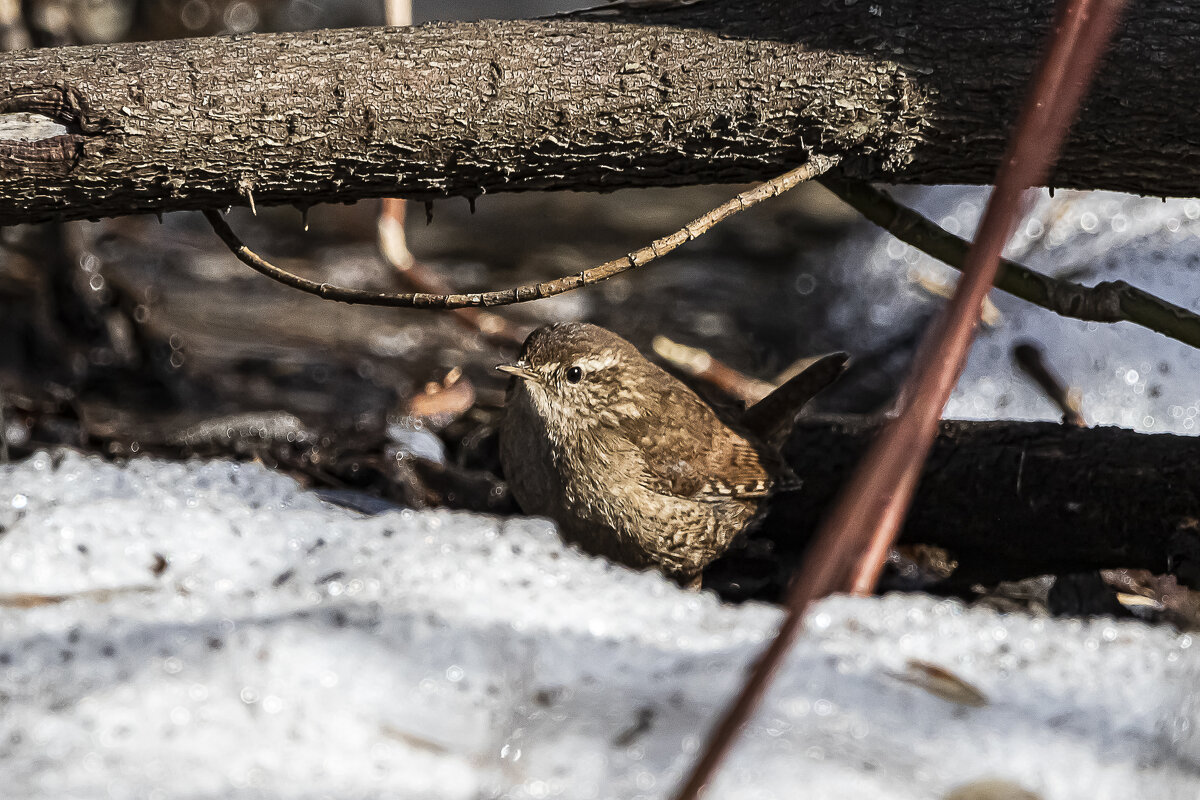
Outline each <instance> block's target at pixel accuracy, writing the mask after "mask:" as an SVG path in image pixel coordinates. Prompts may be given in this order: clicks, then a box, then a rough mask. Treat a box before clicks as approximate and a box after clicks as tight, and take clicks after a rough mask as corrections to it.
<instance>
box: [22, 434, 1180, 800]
mask: <svg viewBox="0 0 1200 800" xmlns="http://www.w3.org/2000/svg"><path fill="white" fill-rule="evenodd" d="M0 526H2V527H0V787H2V789H0V795H2V796H3V797H12V798H24V799H25V800H40V799H41V798H45V799H46V800H49V799H50V798H54V800H59V799H60V798H98V797H106V798H122V799H123V798H153V797H158V798H189V799H193V798H214V800H215V798H264V797H265V798H305V799H308V798H320V797H331V798H367V797H370V798H376V797H378V798H384V797H388V798H393V797H404V798H410V797H412V798H435V797H436V798H477V797H513V798H545V797H570V798H607V797H613V798H617V797H619V798H640V797H645V798H654V797H666V796H669V794H670V792H671V791H672V789H673V788H674V787H675V786H676V785H677V784H678V782H679V780H680V779H681V776H682V775H683V774H684V773H685V771H686V770H687V769H688V767H689V766H690V765H691V763H692V761H693V759H694V758H695V756H696V752H697V750H698V748H699V747H700V745H701V742H702V737H703V736H704V734H705V732H706V731H708V730H709V729H710V727H711V725H712V724H713V721H714V719H715V717H716V715H717V714H718V713H719V712H720V710H721V708H722V706H723V704H724V703H725V702H726V700H727V699H728V698H729V697H730V695H731V693H732V692H733V691H735V689H736V686H737V684H738V683H739V681H740V680H741V678H742V675H743V673H744V670H745V668H746V667H747V665H748V664H749V663H750V661H751V659H752V658H753V656H754V655H755V653H757V652H758V650H759V649H760V648H761V647H762V645H763V643H764V642H765V640H766V639H767V637H769V636H770V635H771V633H772V631H773V629H774V627H775V625H777V624H778V621H779V618H780V616H779V612H778V610H776V609H774V608H770V607H766V606H763V605H755V604H750V605H745V606H740V607H735V606H728V605H723V604H722V603H720V602H719V601H718V600H717V599H716V598H715V597H714V596H712V595H710V594H706V593H699V594H697V593H690V592H685V591H682V590H679V589H678V588H676V587H675V586H674V585H673V584H671V583H669V582H667V581H666V580H664V579H662V578H661V577H659V576H657V575H653V574H648V573H635V572H631V571H628V570H625V569H623V568H620V567H616V566H613V565H611V564H609V563H607V562H605V561H603V560H600V559H594V558H589V557H586V556H584V555H581V554H579V553H578V552H576V551H574V550H572V549H570V548H568V547H565V546H564V545H563V544H562V543H561V542H560V541H559V540H558V538H557V536H556V535H555V533H554V531H553V528H552V527H551V526H550V525H549V524H548V523H545V522H542V521H537V520H525V519H514V520H507V521H505V520H499V519H495V518H491V517H485V516H478V515H470V514H462V513H449V512H422V513H417V512H413V511H395V512H389V513H384V514H380V515H378V516H373V517H364V516H362V515H359V514H356V513H354V512H351V511H346V510H344V509H339V508H334V507H331V506H328V505H327V504H325V503H323V502H322V501H321V500H320V499H318V498H317V497H316V496H315V495H314V494H312V493H310V492H307V491H305V490H303V489H302V488H301V487H299V486H298V485H297V484H296V483H294V482H293V481H292V480H290V479H288V478H286V477H281V476H279V475H277V474H274V473H272V472H270V471H269V470H267V469H265V468H264V467H262V466H259V465H248V464H242V465H238V464H231V463H226V462H189V463H186V464H178V463H168V462H161V461H153V460H135V461H132V462H130V463H129V464H127V465H125V466H117V465H113V464H109V463H106V462H104V461H101V460H99V459H96V458H90V457H82V456H79V455H75V454H71V453H67V454H61V455H50V454H45V453H41V454H37V455H35V456H33V457H32V458H29V459H27V460H25V461H24V462H21V463H17V464H11V465H3V466H0ZM1198 650H1200V644H1197V643H1196V642H1195V641H1194V640H1193V639H1192V638H1191V637H1190V636H1187V635H1181V634H1177V633H1174V632H1172V631H1171V630H1168V629H1164V628H1155V627H1150V626H1147V625H1144V624H1141V623H1136V622H1113V621H1110V620H1097V621H1093V622H1079V621H1058V620H1051V619H1040V618H1030V617H1025V616H1019V615H1014V616H1004V615H1001V614H998V613H995V612H992V611H987V610H981V609H976V610H968V609H965V608H964V607H963V606H961V605H959V604H957V603H954V602H948V601H940V600H937V599H933V598H929V597H924V596H919V595H905V596H901V595H892V596H887V597H883V598H877V599H849V598H833V599H830V600H827V601H825V602H823V603H821V604H820V605H819V606H818V607H816V608H815V610H814V611H813V613H812V615H811V617H810V621H809V624H808V629H807V631H806V632H805V633H804V634H803V635H802V636H801V639H800V642H799V644H798V646H797V647H796V649H795V651H794V652H793V653H792V654H791V656H790V658H789V659H788V661H787V664H786V666H785V667H784V669H783V671H782V673H781V675H780V678H779V681H778V683H777V684H776V686H775V687H774V688H773V689H772V690H771V692H770V694H769V696H768V698H767V700H766V702H765V704H764V707H763V708H762V710H761V711H760V712H759V713H758V714H757V716H756V717H755V719H754V721H753V723H752V724H751V725H750V726H749V729H748V730H747V732H746V736H745V737H744V739H743V740H742V741H741V743H740V744H739V746H738V748H737V751H736V753H735V754H734V756H733V758H732V760H731V761H730V763H729V764H728V766H727V768H726V769H724V770H723V771H722V772H721V774H720V777H719V778H718V780H717V783H716V785H714V786H713V787H712V789H711V791H710V793H709V796H710V797H714V798H715V797H721V798H772V797H780V798H783V797H788V798H792V797H796V796H799V795H802V796H804V797H806V798H814V799H820V798H831V799H832V798H839V800H840V798H846V797H872V798H896V799H897V800H900V799H901V798H903V799H904V800H908V799H909V798H912V799H913V800H915V799H916V798H932V797H943V796H945V795H946V794H947V793H948V792H949V791H951V790H952V789H953V788H954V787H956V786H960V785H963V784H966V783H970V782H973V781H977V780H984V779H989V778H1003V779H1007V780H1009V781H1012V782H1014V783H1018V784H1020V785H1023V786H1025V787H1026V788H1027V789H1029V790H1031V791H1034V792H1037V793H1038V794H1039V795H1040V796H1041V797H1042V798H1044V800H1065V799H1066V798H1087V800H1098V798H1121V799H1122V800H1124V799H1125V798H1129V797H1153V798H1159V799H1161V800H1173V799H1174V798H1178V799H1179V800H1194V798H1196V797H1197V796H1200V734H1198V733H1197V729H1198V726H1200V692H1198V691H1197V688H1196V687H1197V686H1198V685H1200V654H1198V653H1197V651H1198ZM910 660H919V661H922V662H928V663H932V664H935V665H937V666H940V667H942V668H944V669H946V670H949V671H950V672H952V673H953V674H954V675H956V676H957V677H958V678H960V679H962V680H964V681H967V682H969V683H970V684H971V685H973V686H974V687H976V688H977V689H978V690H979V691H980V692H982V693H983V694H984V695H985V696H986V697H987V704H986V705H984V706H982V707H975V706H971V705H966V704H960V703H955V702H952V701H950V700H946V699H942V697H940V696H938V695H937V694H935V693H933V692H931V691H929V690H928V689H927V688H922V687H921V686H917V685H914V684H913V682H912V680H911V678H912V676H911V674H910V673H911V670H910V668H909V666H908V662H909V661H910Z"/></svg>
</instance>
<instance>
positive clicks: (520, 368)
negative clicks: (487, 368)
mask: <svg viewBox="0 0 1200 800" xmlns="http://www.w3.org/2000/svg"><path fill="white" fill-rule="evenodd" d="M496 369H498V370H500V371H501V372H507V373H508V374H509V375H513V376H515V377H517V378H524V379H525V380H530V381H536V380H537V379H538V378H537V375H536V374H535V373H532V372H530V371H529V368H528V367H526V366H525V365H524V364H523V363H521V362H520V361H518V362H517V363H516V364H497V365H496Z"/></svg>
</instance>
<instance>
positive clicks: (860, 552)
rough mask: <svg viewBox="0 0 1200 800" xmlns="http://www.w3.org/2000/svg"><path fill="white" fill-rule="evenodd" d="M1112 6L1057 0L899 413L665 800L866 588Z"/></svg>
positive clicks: (1086, 76) (694, 791) (1105, 35)
mask: <svg viewBox="0 0 1200 800" xmlns="http://www.w3.org/2000/svg"><path fill="white" fill-rule="evenodd" d="M1122 5H1123V2H1122V0H1061V2H1060V4H1059V8H1060V16H1059V19H1058V20H1057V23H1056V26H1055V30H1054V34H1053V36H1052V37H1051V41H1050V45H1049V47H1048V48H1047V50H1046V52H1045V54H1044V55H1043V56H1042V58H1041V59H1040V62H1041V63H1040V65H1039V67H1038V69H1037V72H1036V73H1035V77H1034V80H1033V83H1032V86H1031V90H1030V92H1029V93H1028V95H1027V96H1026V99H1025V102H1024V104H1023V106H1022V109H1021V115H1020V117H1019V118H1018V121H1017V126H1016V130H1015V132H1014V133H1013V135H1012V137H1011V139H1010V141H1009V144H1008V146H1007V148H1006V152H1005V156H1004V159H1003V160H1002V161H1001V162H1000V169H999V172H998V174H997V176H996V189H995V191H993V192H992V195H991V197H990V198H989V201H988V205H987V208H986V209H985V210H984V214H983V220H982V221H981V223H980V227H979V235H978V236H977V237H976V239H975V243H974V245H973V246H972V247H971V252H970V254H969V256H968V258H967V260H966V266H965V267H964V269H963V279H962V280H961V281H959V284H958V287H957V289H956V290H955V293H954V297H952V298H951V300H950V303H949V305H948V306H947V307H946V311H945V313H944V314H943V316H942V317H941V319H940V320H939V321H938V322H936V323H935V324H934V326H932V327H931V328H930V330H929V331H928V333H927V334H926V338H925V341H924V343H923V347H922V348H921V350H920V351H919V354H918V356H917V359H916V363H915V364H914V366H913V367H912V370H911V372H910V374H909V377H908V379H907V380H906V381H905V383H904V386H903V387H902V389H901V399H900V402H899V404H898V405H899V410H900V413H899V415H898V416H897V417H896V418H895V419H893V420H892V421H890V422H889V423H888V424H887V425H886V426H885V427H884V429H883V430H882V432H881V433H880V435H879V436H878V437H877V438H876V439H875V441H874V442H873V443H872V445H871V448H870V449H869V450H868V451H867V454H866V456H864V458H863V459H862V461H861V462H860V464H859V466H858V467H857V469H856V470H855V472H854V474H853V476H852V477H851V479H850V481H849V483H848V484H847V485H846V486H845V487H844V488H843V489H842V491H841V493H840V495H839V498H838V500H837V502H836V503H835V504H834V506H833V508H832V509H831V511H830V512H829V516H828V517H827V518H826V519H825V521H824V522H823V523H822V525H821V527H820V528H819V529H818V532H817V535H816V537H815V538H814V540H813V544H812V546H811V548H810V550H809V551H808V554H807V555H806V557H805V559H804V563H803V565H802V566H801V568H800V571H799V573H798V574H797V575H796V576H795V578H794V579H793V582H792V585H791V588H790V589H789V590H788V598H787V614H786V615H785V616H784V619H783V622H782V623H781V624H780V626H779V632H778V633H777V634H776V636H775V639H774V640H773V641H772V642H771V644H770V645H769V646H768V647H767V648H766V650H765V651H764V652H763V653H762V655H761V656H759V658H758V660H757V661H756V662H755V664H754V666H753V668H752V669H751V671H750V674H749V676H748V677H747V678H746V682H745V684H744V685H743V686H742V690H741V691H740V692H739V693H738V696H737V697H736V698H735V699H734V700H733V702H732V703H730V704H729V705H728V706H727V708H726V709H725V712H724V713H723V714H722V715H721V718H720V720H719V721H718V723H717V725H716V727H715V728H714V729H713V732H712V733H711V735H710V737H709V739H708V741H707V742H706V744H705V747H704V749H703V751H702V752H701V755H700V758H699V760H698V761H697V763H696V765H695V767H694V768H693V769H692V771H691V774H690V775H688V777H687V779H686V781H685V782H684V784H683V786H682V788H681V789H680V790H679V792H678V793H677V794H676V795H675V797H676V800H696V798H698V797H699V796H700V794H701V792H702V791H703V789H704V786H705V785H706V784H707V783H708V781H709V779H710V778H711V777H712V776H713V775H714V774H715V773H716V770H717V767H718V766H719V765H720V763H721V761H722V760H723V758H724V757H725V755H726V754H727V753H728V752H729V751H730V749H732V747H733V743H734V741H736V739H737V737H738V734H739V733H740V732H741V729H742V726H743V725H744V724H745V723H746V721H747V720H749V719H750V717H751V716H752V715H753V714H754V711H755V710H756V709H757V708H758V705H759V703H760V701H761V700H762V698H763V695H764V694H765V693H766V690H767V687H768V686H769V685H770V684H771V681H772V679H773V678H774V676H775V673H776V671H777V670H778V668H779V665H780V664H781V663H782V662H783V658H784V656H785V655H786V654H787V652H788V650H789V649H790V648H791V645H792V643H793V642H794V641H795V639H796V637H797V635H799V632H800V628H801V624H802V622H803V620H804V614H805V612H806V611H807V609H808V606H809V605H810V604H811V603H812V602H813V601H814V600H816V599H817V598H820V597H824V596H825V595H827V594H829V593H831V592H835V591H839V590H845V589H846V588H847V587H849V588H851V589H852V590H853V591H855V592H861V591H862V590H863V589H864V588H866V589H868V590H869V588H870V587H872V586H873V585H874V584H875V581H876V580H877V579H878V575H879V571H880V569H882V564H883V561H884V559H885V557H886V554H887V550H888V548H889V547H890V546H891V543H892V542H893V541H894V540H895V537H896V534H897V533H898V532H899V528H900V523H901V522H902V521H903V519H904V516H905V514H906V512H907V510H908V506H909V503H910V502H911V500H912V496H913V493H914V492H915V490H916V487H917V482H918V479H919V478H920V475H921V468H922V466H923V464H924V462H925V459H926V457H927V456H928V454H929V450H930V448H931V447H932V444H933V440H934V437H935V436H936V434H937V422H938V419H939V417H940V416H941V413H942V409H943V408H944V407H945V404H946V400H947V399H949V397H950V392H951V391H952V390H953V388H954V385H955V383H957V382H958V377H959V375H961V374H962V369H963V366H964V365H965V364H966V358H967V352H968V350H969V349H970V345H971V342H972V340H973V338H974V334H975V330H976V328H977V326H978V324H979V314H980V310H981V308H982V307H983V299H984V297H986V296H987V293H988V291H989V290H990V288H991V286H992V284H993V282H994V280H995V277H996V270H997V268H998V266H999V263H1000V251H1001V249H1002V248H1003V246H1004V244H1005V242H1006V241H1007V240H1008V238H1009V236H1010V234H1011V232H1012V228H1013V226H1014V225H1015V224H1016V219H1017V212H1018V210H1019V204H1020V195H1021V192H1022V191H1024V190H1025V189H1026V188H1028V187H1029V186H1032V185H1035V184H1037V183H1038V181H1039V180H1041V179H1043V178H1044V177H1045V176H1046V175H1047V173H1048V172H1049V169H1050V166H1051V165H1052V164H1053V162H1054V160H1055V158H1056V156H1057V155H1058V151H1059V149H1060V147H1061V145H1062V142H1063V140H1064V139H1065V137H1066V132H1067V129H1068V127H1069V126H1070V123H1071V121H1072V120H1073V119H1074V117H1075V114H1076V112H1077V110H1078V108H1079V102H1080V100H1081V99H1082V96H1083V93H1084V90H1085V88H1086V87H1087V86H1088V85H1089V83H1090V81H1091V77H1092V75H1093V74H1094V73H1095V68H1096V65H1097V63H1098V62H1099V58H1100V54H1101V53H1102V52H1103V50H1104V49H1105V46H1106V44H1107V42H1108V39H1109V37H1110V35H1111V33H1112V31H1113V30H1114V29H1115V27H1116V16H1117V13H1118V11H1119V10H1120V8H1121V6H1122Z"/></svg>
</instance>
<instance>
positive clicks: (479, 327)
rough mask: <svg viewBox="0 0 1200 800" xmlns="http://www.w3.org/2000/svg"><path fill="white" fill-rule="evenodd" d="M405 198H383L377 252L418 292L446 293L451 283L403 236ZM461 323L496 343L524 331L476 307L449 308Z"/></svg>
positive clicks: (517, 338)
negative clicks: (413, 251) (419, 259)
mask: <svg viewBox="0 0 1200 800" xmlns="http://www.w3.org/2000/svg"><path fill="white" fill-rule="evenodd" d="M404 212H405V201H404V200H397V199H396V198H392V197H387V198H384V200H383V203H382V208H381V209H380V211H379V252H380V253H381V254H383V257H384V260H386V261H387V262H388V264H390V265H391V266H392V269H394V270H396V274H397V275H399V276H400V278H401V279H402V280H403V281H404V282H405V283H406V284H407V285H408V286H411V287H412V288H413V289H415V290H416V291H418V292H427V293H430V294H446V293H448V292H449V290H450V287H449V286H448V285H447V284H446V282H445V280H443V279H442V276H440V275H438V274H437V273H436V272H434V271H433V270H432V269H430V268H429V265H427V264H425V263H424V262H422V261H418V260H417V259H416V258H415V257H414V256H413V254H412V252H411V251H410V250H409V249H408V244H407V242H406V241H405V238H404V215H405V213H404ZM451 313H452V314H454V317H455V318H456V319H457V320H458V321H459V322H460V323H462V325H463V327H466V328H468V329H470V330H473V331H477V332H478V333H481V334H483V336H484V337H485V338H486V339H488V340H489V341H491V342H493V343H495V344H497V345H502V346H503V345H510V346H511V345H520V344H521V343H522V342H524V341H525V332H523V331H521V330H520V329H518V328H517V326H515V325H513V324H512V323H510V322H509V321H508V320H506V319H504V318H503V317H501V316H499V315H498V314H492V313H489V312H487V311H481V310H480V309H477V308H458V309H454V310H453V311H452V312H451Z"/></svg>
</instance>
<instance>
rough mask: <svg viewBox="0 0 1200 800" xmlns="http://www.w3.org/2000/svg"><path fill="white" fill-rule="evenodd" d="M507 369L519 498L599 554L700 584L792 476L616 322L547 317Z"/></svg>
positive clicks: (503, 433)
mask: <svg viewBox="0 0 1200 800" xmlns="http://www.w3.org/2000/svg"><path fill="white" fill-rule="evenodd" d="M496 369H498V370H501V371H503V372H506V373H508V374H510V375H512V376H513V377H512V380H511V381H510V383H509V387H508V392H507V395H506V400H505V413H504V421H503V423H502V424H501V428H500V462H501V466H502V467H503V469H504V474H505V477H506V478H507V480H508V484H509V487H510V488H511V490H512V493H513V496H514V497H515V498H516V500H517V503H519V504H520V506H521V508H522V510H523V511H525V512H526V513H528V514H537V515H540V516H546V517H549V518H550V519H552V520H554V521H555V522H556V523H557V524H558V529H559V532H560V533H561V535H562V536H563V538H564V539H566V540H567V541H569V542H572V543H574V544H576V545H578V546H579V547H580V548H582V549H583V550H585V551H587V552H589V553H593V554H596V555H602V556H606V557H608V558H610V559H613V560H614V561H619V562H620V563H622V564H626V565H628V566H630V567H634V568H638V569H645V568H657V569H659V570H661V571H663V572H665V573H666V574H667V575H669V576H671V577H672V578H674V579H675V580H677V581H678V582H679V583H681V584H683V585H685V586H689V585H690V586H695V585H698V584H699V578H700V574H701V571H702V570H703V569H704V567H705V566H706V565H708V564H709V563H710V562H711V561H713V560H714V559H716V558H717V557H718V556H720V555H721V554H722V553H723V552H725V550H726V549H728V548H729V545H730V543H731V542H732V541H733V540H734V538H735V537H736V536H737V535H738V534H739V533H740V532H741V531H742V530H743V529H744V528H746V527H747V525H748V524H749V523H750V522H751V521H752V519H753V518H754V517H755V513H756V511H757V510H758V508H759V505H760V503H762V501H763V499H764V498H765V497H766V496H767V494H768V492H769V491H770V490H771V488H772V484H773V482H774V480H775V477H773V476H778V475H779V474H780V473H779V472H778V468H776V467H775V466H774V465H773V461H772V453H771V452H770V450H769V449H768V448H767V447H766V446H765V445H763V444H761V443H758V442H755V441H753V438H754V437H752V436H749V435H748V434H745V435H744V434H743V433H739V432H738V431H736V430H734V428H733V427H731V426H730V425H729V424H727V423H726V422H724V421H722V419H721V418H720V417H719V416H718V415H717V413H716V412H715V411H714V410H713V408H712V407H710V406H709V405H708V404H707V403H705V402H704V401H703V400H701V399H700V397H699V396H698V395H696V393H695V392H693V391H692V390H691V389H689V388H688V387H687V386H685V385H684V384H683V383H682V382H681V381H679V380H678V379H676V378H675V377H673V376H671V375H670V374H668V373H667V372H666V371H664V370H663V369H661V368H659V367H658V366H656V365H654V364H652V363H651V362H650V361H648V360H647V359H646V358H645V357H643V356H642V354H641V353H639V352H638V350H637V349H636V348H635V347H634V346H633V345H632V344H630V343H629V342H627V341H626V340H624V339H622V338H621V337H620V336H617V335H616V334H615V333H612V332H611V331H608V330H605V329H604V328H600V327H597V326H595V325H587V324H581V323H564V324H558V325H549V326H546V327H543V328H539V329H538V330H535V331H534V332H533V333H532V334H530V335H529V338H528V339H526V341H525V345H524V347H523V349H522V351H521V354H520V358H519V360H518V361H517V362H516V363H515V364H504V365H500V366H498V367H497V368H496Z"/></svg>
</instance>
